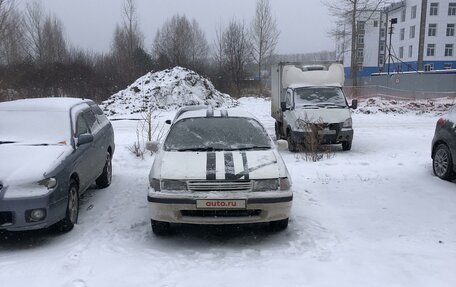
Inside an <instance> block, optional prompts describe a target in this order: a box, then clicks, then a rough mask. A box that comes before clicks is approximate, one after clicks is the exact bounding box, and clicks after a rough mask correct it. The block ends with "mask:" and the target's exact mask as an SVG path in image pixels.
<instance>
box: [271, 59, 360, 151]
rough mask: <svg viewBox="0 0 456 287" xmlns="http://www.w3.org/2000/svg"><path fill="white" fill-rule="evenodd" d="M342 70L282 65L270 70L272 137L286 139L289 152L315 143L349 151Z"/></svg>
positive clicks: (349, 123)
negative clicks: (273, 122)
mask: <svg viewBox="0 0 456 287" xmlns="http://www.w3.org/2000/svg"><path fill="white" fill-rule="evenodd" d="M343 82H344V74H343V67H342V65H340V64H332V65H330V66H329V67H328V68H324V67H322V68H318V69H316V68H313V67H312V68H311V69H308V68H307V67H306V66H301V65H296V64H284V63H281V64H279V66H277V67H275V68H273V74H272V101H271V103H272V107H271V113H272V116H273V117H274V118H275V120H276V124H275V127H276V138H277V139H286V140H287V141H288V147H289V150H290V151H297V150H299V148H300V147H303V148H308V147H309V145H310V144H311V143H312V144H315V143H316V142H317V143H318V144H342V149H343V150H350V149H351V145H352V141H353V128H352V118H351V109H356V107H357V101H356V100H353V101H352V103H351V104H349V103H348V102H347V99H346V97H345V95H344V93H343V90H342V85H343Z"/></svg>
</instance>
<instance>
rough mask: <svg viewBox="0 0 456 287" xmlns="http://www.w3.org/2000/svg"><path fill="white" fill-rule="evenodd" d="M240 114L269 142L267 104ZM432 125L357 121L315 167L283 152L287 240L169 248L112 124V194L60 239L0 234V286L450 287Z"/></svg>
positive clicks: (96, 199) (453, 198)
mask: <svg viewBox="0 0 456 287" xmlns="http://www.w3.org/2000/svg"><path fill="white" fill-rule="evenodd" d="M236 109H247V110H249V111H250V112H252V113H254V114H255V115H256V116H257V117H258V118H259V119H260V120H261V121H262V122H263V123H264V125H265V126H266V127H267V129H268V131H269V132H270V133H271V134H273V127H274V121H273V119H272V118H271V117H270V116H269V114H270V109H269V102H267V101H265V100H261V99H241V100H240V105H239V106H238V107H236ZM172 116H173V112H162V113H161V114H160V120H161V121H163V120H165V119H167V118H172ZM437 119H438V116H437V115H435V114H422V115H416V114H415V113H406V114H400V115H397V114H391V113H389V114H384V113H376V114H370V115H366V114H362V113H359V114H355V115H354V117H353V123H354V129H355V138H354V141H353V147H352V151H350V152H343V151H341V150H337V151H336V152H335V153H334V155H333V156H332V157H331V158H329V159H328V158H324V159H323V160H321V161H319V162H308V161H305V160H303V158H302V155H299V154H292V153H289V152H288V151H285V152H282V155H283V158H284V160H285V162H286V163H287V165H288V169H289V171H290V173H291V175H292V179H293V190H294V194H295V197H294V203H293V210H292V216H291V221H290V225H289V228H288V229H287V230H285V231H283V232H279V233H273V232H270V231H268V229H267V228H266V226H264V225H249V226H242V227H239V228H237V227H225V228H215V227H204V226H177V227H176V228H175V229H174V230H175V232H174V233H173V234H172V235H171V236H169V237H156V236H154V235H153V234H152V231H151V228H150V223H149V215H148V209H147V200H146V193H147V186H148V180H147V174H148V172H149V168H150V166H151V164H152V161H153V157H151V156H146V158H145V159H144V160H141V159H138V158H136V157H134V155H133V154H132V153H131V152H130V151H129V149H128V148H129V147H130V146H131V145H132V144H133V142H134V141H135V139H136V125H137V123H136V122H135V121H115V122H113V125H114V127H115V132H116V144H117V149H116V153H115V155H114V162H113V168H114V177H113V182H112V185H111V186H110V187H109V188H107V189H103V190H96V189H94V190H89V191H88V193H87V194H86V195H85V197H84V199H83V203H82V206H81V211H80V217H79V224H78V225H77V226H76V227H75V228H74V230H73V231H71V232H69V233H67V234H63V235H59V234H55V233H52V232H50V231H41V232H28V233H20V234H2V236H1V239H0V286H14V287H16V286H27V287H29V286H64V287H70V286H77V287H82V286H97V287H102V286H109V287H114V286H119V287H124V286H163V287H164V286H185V287H191V286H350V287H352V286H379V287H380V286H381V287H385V286H389V287H392V286H414V287H416V286H423V287H429V286H433V287H434V286H448V287H450V286H451V287H453V286H456V272H455V269H456V189H455V187H456V185H455V183H454V182H445V181H442V180H440V179H437V178H436V177H435V176H433V175H432V166H431V158H430V144H431V139H432V136H433V132H434V127H435V123H436V121H437ZM5 237H7V238H5Z"/></svg>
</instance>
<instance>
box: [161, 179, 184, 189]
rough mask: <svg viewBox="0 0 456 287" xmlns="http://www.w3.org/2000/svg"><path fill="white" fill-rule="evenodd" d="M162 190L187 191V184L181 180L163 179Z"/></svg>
mask: <svg viewBox="0 0 456 287" xmlns="http://www.w3.org/2000/svg"><path fill="white" fill-rule="evenodd" d="M161 189H162V190H187V183H186V182H185V181H181V180H171V179H165V180H162V182H161Z"/></svg>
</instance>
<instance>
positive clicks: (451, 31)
mask: <svg viewBox="0 0 456 287" xmlns="http://www.w3.org/2000/svg"><path fill="white" fill-rule="evenodd" d="M446 35H447V37H453V36H454V24H447V30H446Z"/></svg>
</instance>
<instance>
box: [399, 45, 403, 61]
mask: <svg viewBox="0 0 456 287" xmlns="http://www.w3.org/2000/svg"><path fill="white" fill-rule="evenodd" d="M402 58H404V47H399V59H402Z"/></svg>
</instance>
